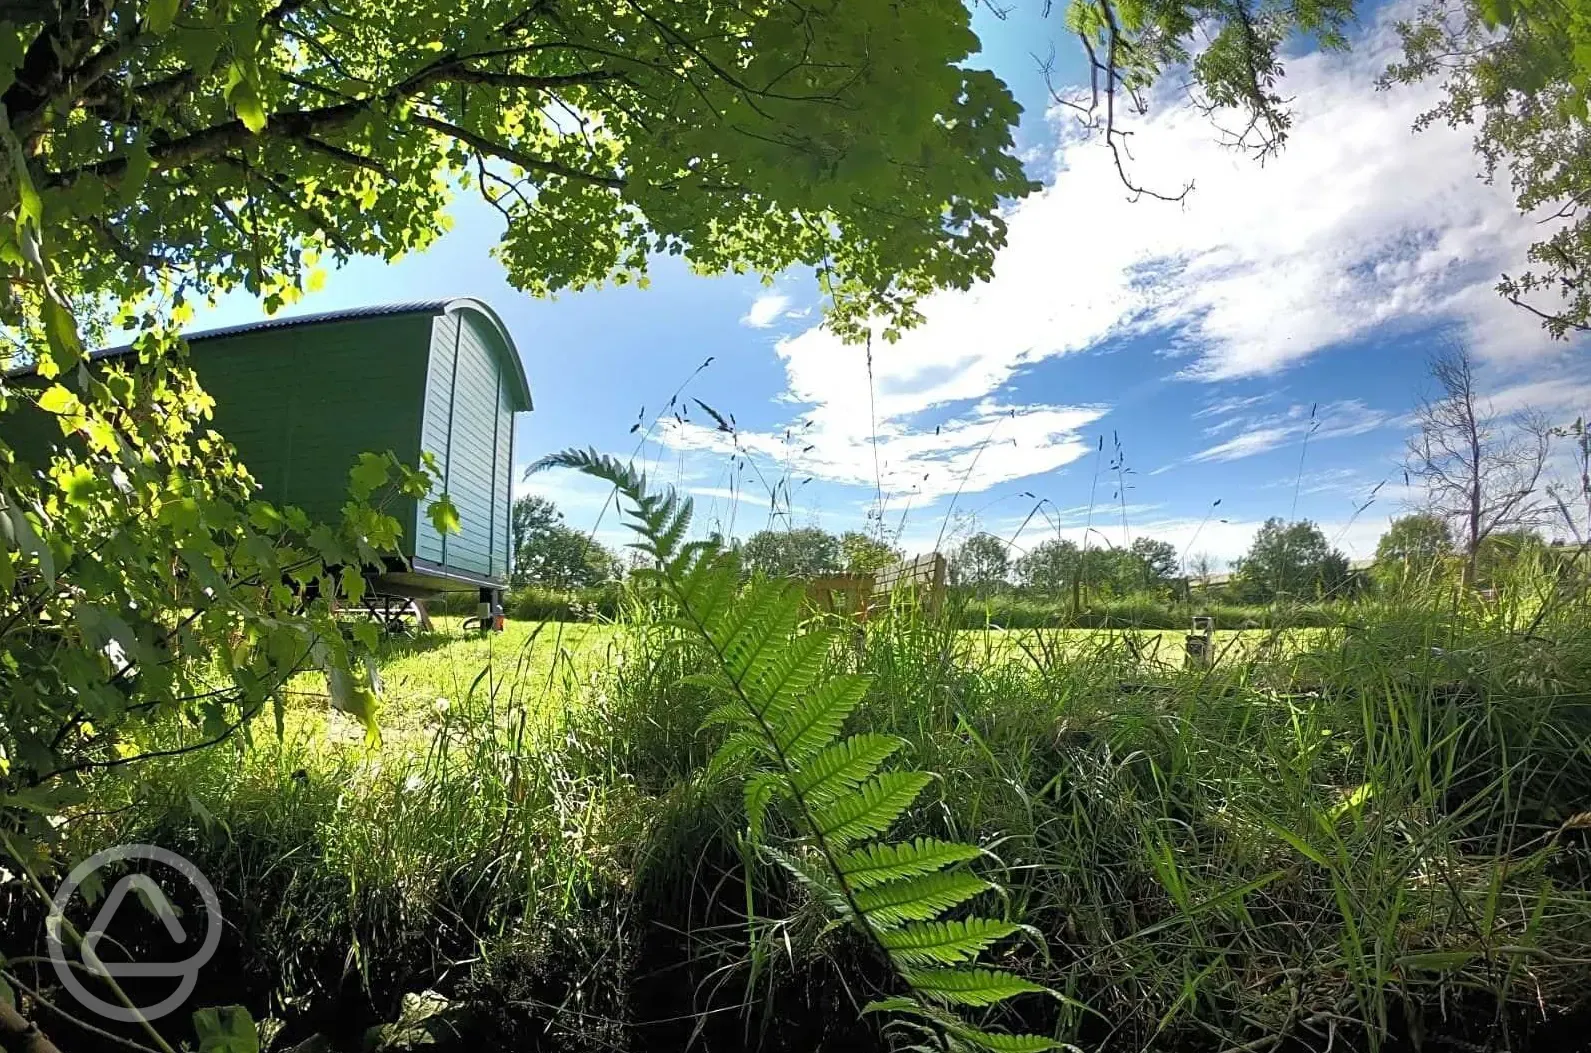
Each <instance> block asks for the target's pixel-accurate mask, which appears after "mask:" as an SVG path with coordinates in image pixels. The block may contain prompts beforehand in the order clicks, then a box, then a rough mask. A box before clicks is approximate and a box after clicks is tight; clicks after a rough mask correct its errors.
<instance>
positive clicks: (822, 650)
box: [741, 632, 832, 716]
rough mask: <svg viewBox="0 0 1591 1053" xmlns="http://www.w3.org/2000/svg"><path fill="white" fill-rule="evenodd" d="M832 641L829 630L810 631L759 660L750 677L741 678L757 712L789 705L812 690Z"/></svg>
mask: <svg viewBox="0 0 1591 1053" xmlns="http://www.w3.org/2000/svg"><path fill="white" fill-rule="evenodd" d="M831 643H832V639H831V637H830V636H829V634H827V633H821V632H815V633H807V634H806V635H804V636H801V637H798V638H797V639H795V640H792V641H791V642H790V643H789V644H788V645H787V646H785V647H784V648H783V649H782V650H780V651H779V652H778V653H776V654H773V655H771V656H769V658H768V660H767V661H765V662H761V663H759V667H758V669H757V670H756V671H755V672H754V673H752V674H750V675H751V679H750V680H744V681H742V682H741V688H742V690H744V692H745V694H746V698H747V700H748V701H750V702H751V704H752V707H753V708H754V709H755V710H756V712H757V715H758V716H762V715H763V714H765V713H767V712H769V711H770V710H771V709H772V708H774V707H781V708H788V707H789V706H791V705H793V704H795V703H796V702H797V701H798V700H799V699H801V698H804V697H805V696H806V695H807V694H808V692H810V691H812V690H813V688H814V686H815V685H816V684H817V683H818V681H819V678H821V677H822V676H823V670H824V667H825V666H826V665H827V664H828V662H829V650H830V644H831Z"/></svg>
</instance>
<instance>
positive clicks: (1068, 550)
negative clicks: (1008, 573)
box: [1016, 538, 1081, 594]
mask: <svg viewBox="0 0 1591 1053" xmlns="http://www.w3.org/2000/svg"><path fill="white" fill-rule="evenodd" d="M1080 558H1081V556H1080V553H1079V550H1078V548H1077V545H1076V544H1075V543H1074V542H1072V541H1069V540H1067V539H1066V538H1050V539H1048V540H1046V541H1041V542H1039V543H1038V544H1037V545H1034V546H1033V548H1032V549H1030V550H1029V551H1028V552H1027V554H1025V555H1024V556H1022V557H1021V558H1020V559H1018V560H1017V561H1016V577H1017V582H1018V584H1020V585H1022V586H1023V587H1024V588H1028V589H1036V590H1040V591H1044V592H1049V593H1057V594H1058V593H1060V592H1061V591H1062V590H1064V589H1066V588H1068V587H1069V586H1070V584H1071V582H1072V581H1073V579H1075V578H1076V577H1077V570H1078V566H1079V562H1078V561H1079V559H1080Z"/></svg>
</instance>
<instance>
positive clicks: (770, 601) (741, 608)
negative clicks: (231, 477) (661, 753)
mask: <svg viewBox="0 0 1591 1053" xmlns="http://www.w3.org/2000/svg"><path fill="white" fill-rule="evenodd" d="M551 467H563V468H573V469H576V470H579V471H581V472H584V473H585V474H587V475H590V476H593V477H595V478H598V479H602V480H605V481H606V482H609V483H611V484H613V486H614V487H616V488H617V490H618V492H619V494H620V495H621V497H622V498H623V499H624V502H625V503H627V504H626V507H624V513H625V515H626V518H627V520H628V522H627V525H628V526H629V527H630V529H632V530H634V531H635V532H636V533H637V534H638V535H639V540H638V541H637V542H636V543H635V544H634V545H633V546H632V547H634V548H636V549H637V550H639V551H640V552H642V553H644V554H645V555H646V556H648V557H650V559H651V560H652V561H653V564H654V565H653V566H652V567H650V568H646V569H643V570H639V571H637V572H636V573H637V575H638V576H640V577H642V578H643V579H648V578H649V579H651V580H652V581H653V582H655V584H656V586H657V587H658V588H659V589H660V590H661V592H662V593H663V594H664V595H666V596H667V597H669V599H670V600H671V601H672V603H673V605H674V606H675V607H677V610H678V617H679V618H680V620H681V621H682V623H683V626H684V628H685V629H686V630H687V631H688V632H690V633H692V634H693V635H695V636H696V637H697V638H699V639H700V640H701V642H702V643H703V644H705V645H706V649H707V650H708V651H709V652H710V654H711V656H712V668H711V669H710V670H709V672H707V673H706V674H704V675H703V676H702V677H701V679H702V681H703V682H704V683H705V684H706V685H707V686H708V687H710V688H711V689H712V690H713V691H714V692H715V693H716V694H717V695H718V696H720V697H721V698H722V699H723V700H724V701H723V703H722V704H721V705H719V706H718V707H717V708H716V709H715V710H713V711H712V713H711V714H710V715H709V716H708V718H707V722H708V724H710V725H721V726H723V727H724V728H725V729H726V737H725V741H724V743H723V745H722V746H721V747H720V748H719V750H718V752H717V753H716V755H715V756H714V757H713V760H712V762H711V765H710V771H712V772H713V773H715V774H724V773H728V772H743V773H746V774H745V775H744V779H745V782H744V786H745V803H746V819H747V827H748V834H747V836H748V840H749V842H750V844H752V845H753V846H755V847H757V848H759V849H760V850H761V851H762V852H763V853H764V854H766V855H767V856H768V857H770V858H771V859H773V860H775V861H777V863H778V864H780V865H782V866H783V867H785V868H787V869H788V870H789V871H790V872H791V873H792V874H793V875H794V876H795V878H796V879H797V880H798V881H799V882H800V883H801V884H802V885H804V886H805V887H806V888H807V889H809V890H810V891H811V893H812V894H813V895H814V896H815V897H816V898H817V899H818V900H819V901H820V902H822V903H823V904H824V905H826V906H827V907H828V908H829V909H830V910H831V911H833V912H834V914H835V915H836V916H837V917H838V918H839V919H841V920H842V921H844V922H845V923H846V924H848V925H850V926H852V927H853V928H854V929H855V930H856V931H857V932H858V933H859V934H860V935H861V936H862V937H863V938H864V939H866V940H867V941H868V942H869V943H871V944H872V945H873V946H874V947H876V948H877V949H878V951H879V952H880V954H881V955H882V956H883V957H884V958H885V959H886V960H887V961H888V962H889V965H890V966H891V968H892V970H893V972H894V974H895V976H896V977H898V979H899V991H900V993H899V994H897V995H895V996H893V997H888V998H884V999H881V1000H879V1001H875V1002H873V1003H871V1004H870V1005H869V1006H868V1007H867V1010H868V1011H877V1012H888V1013H892V1014H897V1016H896V1019H898V1020H900V1021H901V1022H902V1023H908V1024H909V1025H910V1027H911V1029H912V1030H914V1031H916V1032H917V1033H919V1034H920V1035H923V1036H925V1037H926V1038H927V1040H928V1041H929V1042H930V1043H931V1044H932V1047H933V1048H937V1049H940V1050H992V1051H996V1053H1027V1051H1039V1050H1047V1049H1055V1048H1058V1047H1059V1046H1060V1043H1058V1042H1056V1041H1054V1040H1053V1039H1050V1038H1046V1037H1043V1036H1039V1035H1017V1034H1008V1033H1002V1032H996V1031H990V1030H985V1029H983V1028H981V1027H979V1026H976V1025H974V1024H972V1023H970V1022H968V1021H967V1020H966V1019H965V1018H964V1017H962V1016H961V1015H960V1010H962V1009H964V1008H969V1007H970V1008H974V1009H982V1008H985V1007H988V1006H993V1005H996V1004H998V1003H1001V1002H1004V1001H1005V1000H1007V999H1010V998H1013V997H1015V996H1017V995H1023V994H1040V993H1043V994H1048V993H1051V992H1049V991H1048V990H1047V989H1046V988H1044V987H1042V986H1040V985H1038V984H1035V983H1032V982H1030V981H1028V980H1025V979H1023V978H1022V977H1020V976H1017V975H1015V974H1013V973H1010V972H1004V971H1001V970H997V969H992V968H989V967H987V966H983V965H979V964H977V962H978V959H979V956H980V955H982V954H983V952H985V951H987V950H988V949H989V948H990V947H992V946H993V945H994V944H996V943H997V942H998V941H1000V940H1003V939H1005V938H1007V937H1010V936H1012V935H1013V934H1015V933H1017V932H1018V931H1019V930H1021V929H1022V928H1023V927H1022V926H1019V925H1016V924H1014V923H1012V922H1009V921H1002V920H997V919H994V918H984V917H976V916H973V917H955V918H951V917H947V915H949V914H950V913H952V912H955V911H958V910H959V909H961V908H963V907H964V906H965V904H967V903H968V901H970V900H972V899H973V898H974V897H976V896H978V895H979V894H981V893H983V892H986V891H988V890H989V889H991V888H992V886H991V885H990V883H989V882H988V881H985V880H984V879H983V878H981V877H979V876H977V875H976V874H974V873H972V872H970V871H969V870H967V869H965V864H967V863H968V862H970V861H971V860H973V859H975V858H977V857H978V856H980V855H981V854H982V852H981V850H980V849H978V848H976V847H975V846H973V845H968V844H960V843H957V842H953V841H942V840H937V839H932V838H918V839H916V840H911V841H898V842H889V841H885V840H883V838H884V837H885V835H886V834H887V833H888V832H889V830H890V828H891V827H892V826H893V825H894V824H895V822H896V820H898V819H899V818H900V817H901V816H902V814H904V813H905V812H906V811H907V809H909V808H910V807H911V806H912V805H913V804H914V803H915V802H916V800H917V797H918V795H919V794H921V793H922V791H923V789H924V787H926V786H927V785H928V783H929V782H930V781H932V776H930V775H929V774H928V773H926V772H920V771H905V770H889V769H885V768H884V764H885V762H886V761H888V760H889V759H890V757H891V756H892V755H893V754H894V753H895V752H896V751H897V750H898V749H899V748H900V747H901V746H902V745H903V744H904V743H903V740H902V739H899V738H897V737H895V736H892V735H882V734H873V733H862V734H855V735H849V736H843V737H842V729H843V727H844V725H845V723H846V720H847V718H848V717H849V716H850V715H851V712H852V711H853V710H854V709H855V708H856V706H857V705H858V703H860V702H861V700H862V698H863V696H864V695H865V694H866V692H867V689H868V680H867V678H866V677H862V676H856V675H848V674H838V675H836V674H832V673H830V672H829V671H828V667H829V663H830V658H831V655H832V653H833V652H834V649H835V648H834V644H835V638H834V635H833V634H832V633H831V632H829V631H826V630H823V629H808V630H806V631H802V628H801V625H800V623H801V602H802V595H801V589H800V588H799V586H797V585H795V584H794V583H792V582H789V581H785V580H754V581H752V582H751V583H749V584H742V581H741V574H740V565H739V561H738V559H737V557H736V556H735V555H734V553H732V552H728V551H725V550H724V549H723V548H722V546H721V545H719V544H718V543H717V542H716V541H687V540H686V535H687V533H688V531H689V529H690V521H691V502H690V500H689V499H688V498H681V497H679V496H678V495H677V494H676V493H675V492H674V491H673V489H672V488H669V489H667V490H665V491H663V492H660V493H654V492H651V491H649V490H648V489H647V483H646V477H645V476H644V475H642V474H640V473H638V472H636V471H635V470H634V469H633V468H631V467H630V466H628V465H626V464H622V463H620V462H618V461H616V460H614V459H613V458H610V457H606V456H603V455H599V454H597V453H596V452H595V451H580V450H567V451H564V452H562V453H558V454H553V455H551V456H549V457H546V458H544V459H543V460H541V461H539V462H537V464H536V465H535V466H533V468H532V471H536V470H540V469H543V468H551ZM770 810H777V811H778V812H779V814H780V815H782V816H783V817H784V818H785V820H786V822H787V824H788V828H789V829H790V830H792V831H793V834H792V836H790V837H787V838H780V839H778V843H777V844H773V843H769V842H768V839H767V837H766V833H767V826H766V819H767V817H768V815H769V813H770Z"/></svg>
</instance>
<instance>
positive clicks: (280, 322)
mask: <svg viewBox="0 0 1591 1053" xmlns="http://www.w3.org/2000/svg"><path fill="white" fill-rule="evenodd" d="M460 299H468V298H467V297H454V298H453V299H448V300H410V301H408V302H407V303H381V304H371V305H369V306H366V307H345V308H343V309H342V310H340V311H318V312H316V313H315V314H301V315H295V316H292V317H289V318H265V319H261V320H260V321H258V322H244V323H243V324H242V325H227V326H222V327H221V328H219V329H201V330H200V331H199V332H197V333H188V334H186V339H187V341H188V343H190V344H191V343H194V342H195V341H197V340H214V339H215V338H217V337H222V336H241V335H243V334H244V333H259V332H265V331H266V330H271V329H296V328H298V327H299V326H303V325H322V324H324V323H326V322H344V321H348V320H350V319H354V318H385V317H387V316H388V315H395V314H441V313H442V312H443V311H446V310H447V309H448V308H449V307H450V306H451V305H452V304H454V303H456V302H457V301H458V300H460ZM469 302H470V303H479V302H480V301H479V300H469Z"/></svg>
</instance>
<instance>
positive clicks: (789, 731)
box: [769, 676, 910, 821]
mask: <svg viewBox="0 0 1591 1053" xmlns="http://www.w3.org/2000/svg"><path fill="white" fill-rule="evenodd" d="M865 694H867V679H866V678H865V677H860V676H836V677H833V678H832V679H830V680H827V681H825V682H824V683H822V684H820V685H818V686H817V687H815V688H813V689H812V690H810V691H807V692H805V695H804V697H802V698H800V700H799V701H795V702H794V705H793V707H787V708H785V710H784V711H783V713H782V715H781V716H779V717H777V718H776V719H771V720H769V724H770V725H771V726H772V729H773V739H774V745H775V748H777V749H778V750H779V752H780V753H783V754H784V755H785V756H786V757H787V758H789V760H790V763H791V764H792V765H799V764H801V763H803V762H804V761H806V760H807V759H808V758H810V757H811V756H812V755H813V754H814V753H816V752H818V751H819V750H821V749H822V748H823V747H825V746H827V745H828V744H829V743H831V742H833V741H834V740H835V739H837V738H838V737H839V735H840V728H841V727H842V726H844V724H845V721H846V719H847V718H849V717H850V715H851V712H852V711H853V710H855V709H856V707H857V706H858V705H860V704H861V701H862V696H863V695H865ZM908 803H910V802H908ZM892 821H893V820H892Z"/></svg>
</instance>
